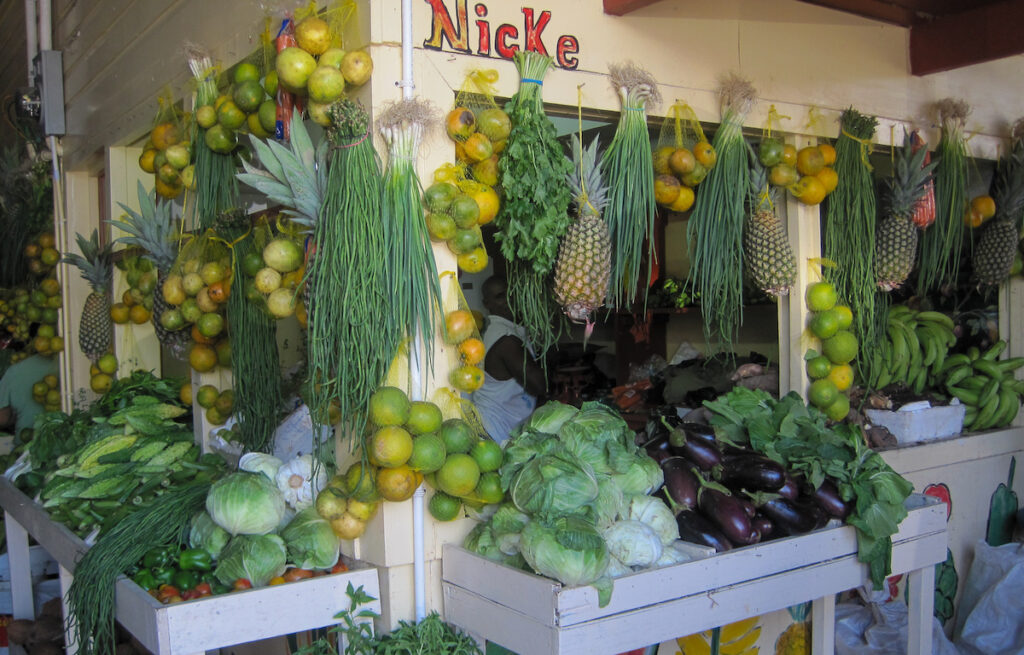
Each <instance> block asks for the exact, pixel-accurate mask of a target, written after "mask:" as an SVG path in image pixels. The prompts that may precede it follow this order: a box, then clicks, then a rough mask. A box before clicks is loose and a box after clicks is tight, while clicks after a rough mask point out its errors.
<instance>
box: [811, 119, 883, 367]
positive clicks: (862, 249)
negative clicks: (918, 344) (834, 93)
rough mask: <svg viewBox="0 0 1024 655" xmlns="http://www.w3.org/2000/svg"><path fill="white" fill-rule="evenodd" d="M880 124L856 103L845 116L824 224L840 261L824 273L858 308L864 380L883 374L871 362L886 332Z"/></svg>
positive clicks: (831, 252)
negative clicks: (880, 275) (876, 144)
mask: <svg viewBox="0 0 1024 655" xmlns="http://www.w3.org/2000/svg"><path fill="white" fill-rule="evenodd" d="M877 125H878V121H877V119H875V118H874V117H871V116H865V115H863V114H861V113H860V112H858V111H857V110H856V109H853V108H852V107H851V108H850V109H847V110H845V111H844V112H843V113H842V115H841V116H840V118H839V126H840V129H839V138H838V139H836V146H835V149H836V163H835V169H836V174H837V175H838V177H839V182H838V185H837V186H836V190H835V191H834V192H833V195H832V198H831V199H830V200H829V203H828V205H827V206H826V212H825V224H824V227H823V231H824V234H823V242H824V253H823V254H824V255H825V257H826V258H827V259H829V260H831V261H833V262H835V264H836V265H835V267H830V268H826V269H825V270H824V271H823V272H824V274H825V278H826V279H827V280H828V281H829V282H831V283H832V285H833V286H834V287H835V290H836V294H837V295H838V297H839V298H840V299H841V300H842V301H844V302H845V303H846V304H847V305H848V306H849V307H850V310H851V312H852V313H853V328H852V330H851V331H852V332H853V334H854V336H855V337H857V341H858V343H859V344H860V348H861V350H862V353H861V354H862V357H861V359H860V360H859V361H858V373H859V375H860V378H861V379H862V380H866V379H870V378H871V377H872V375H877V374H875V373H874V372H873V371H870V370H869V369H868V368H867V367H870V366H871V365H872V363H873V361H874V360H875V350H876V349H877V348H878V347H879V345H878V344H879V339H878V335H880V334H881V333H884V326H883V324H882V322H881V320H882V319H881V317H880V316H879V315H878V313H879V312H882V313H884V311H885V299H884V296H882V295H881V294H879V293H878V291H877V287H876V278H875V267H874V253H875V224H876V221H877V216H876V200H875V183H874V180H873V179H872V176H871V170H872V169H871V164H870V162H869V161H868V157H869V155H870V153H871V138H872V137H873V136H874V134H875V127H876V126H877Z"/></svg>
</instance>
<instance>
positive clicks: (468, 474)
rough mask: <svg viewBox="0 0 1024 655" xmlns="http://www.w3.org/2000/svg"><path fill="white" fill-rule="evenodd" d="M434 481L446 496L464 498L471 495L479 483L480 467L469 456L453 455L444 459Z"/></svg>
mask: <svg viewBox="0 0 1024 655" xmlns="http://www.w3.org/2000/svg"><path fill="white" fill-rule="evenodd" d="M435 479H436V480H437V485H438V486H439V487H440V488H441V491H443V492H445V493H446V494H449V495H452V496H465V495H467V494H469V493H471V492H472V491H473V490H474V489H475V488H476V485H477V483H478V482H479V481H480V467H479V466H477V463H476V461H475V460H474V459H473V458H472V457H470V456H469V455H466V454H465V453H454V454H451V455H448V458H447V459H445V461H444V464H443V465H442V466H441V468H440V469H438V471H437V474H436V478H435Z"/></svg>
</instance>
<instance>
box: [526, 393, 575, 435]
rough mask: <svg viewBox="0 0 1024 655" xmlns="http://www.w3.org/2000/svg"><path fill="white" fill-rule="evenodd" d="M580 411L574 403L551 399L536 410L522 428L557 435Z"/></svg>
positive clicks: (527, 430)
mask: <svg viewBox="0 0 1024 655" xmlns="http://www.w3.org/2000/svg"><path fill="white" fill-rule="evenodd" d="M578 413H579V410H578V409H576V408H575V407H573V406H572V405H565V404H563V403H560V402H558V401H557V400H551V401H548V402H547V403H544V405H542V406H541V407H538V408H537V409H536V410H534V412H533V414H531V415H530V418H528V419H526V422H525V423H523V426H522V430H523V432H542V433H544V434H551V435H555V434H558V431H559V430H560V429H561V428H562V426H563V425H565V423H566V422H568V421H570V420H573V419H574V417H575V416H576V415H577V414H578Z"/></svg>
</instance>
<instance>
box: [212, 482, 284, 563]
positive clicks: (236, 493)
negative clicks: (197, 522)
mask: <svg viewBox="0 0 1024 655" xmlns="http://www.w3.org/2000/svg"><path fill="white" fill-rule="evenodd" d="M206 511H207V512H209V513H210V518H212V519H213V521H214V523H216V524H217V525H219V526H220V527H222V528H224V529H225V530H227V531H228V532H229V533H230V534H232V535H237V534H266V533H268V532H270V531H271V530H273V529H274V528H276V527H277V526H278V524H279V523H281V519H282V518H284V513H285V502H284V496H283V495H282V494H281V491H280V490H279V489H278V488H277V486H275V485H274V483H273V482H271V481H270V480H268V479H267V477H266V476H265V475H263V474H262V473H246V472H244V471H239V472H238V473H232V474H231V475H229V476H227V477H225V478H221V479H220V480H218V481H217V482H215V483H214V484H213V486H212V487H211V488H210V494H209V495H208V496H207V497H206ZM253 582H254V583H255V581H253Z"/></svg>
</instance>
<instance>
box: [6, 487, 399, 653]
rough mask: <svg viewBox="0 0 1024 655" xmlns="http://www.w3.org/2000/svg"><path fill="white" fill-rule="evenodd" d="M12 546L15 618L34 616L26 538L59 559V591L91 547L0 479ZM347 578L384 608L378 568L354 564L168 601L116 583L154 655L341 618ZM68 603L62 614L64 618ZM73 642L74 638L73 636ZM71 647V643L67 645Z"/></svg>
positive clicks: (128, 624) (135, 631)
mask: <svg viewBox="0 0 1024 655" xmlns="http://www.w3.org/2000/svg"><path fill="white" fill-rule="evenodd" d="M0 506H2V507H3V510H4V524H5V526H6V531H7V551H8V553H9V557H10V564H11V594H12V596H13V605H14V618H16V619H31V618H34V607H33V602H32V580H31V573H30V570H29V566H28V562H29V559H28V557H29V550H28V537H29V535H31V536H32V537H33V538H35V540H36V541H37V542H39V544H40V545H41V546H42V547H43V548H44V549H45V550H46V551H47V552H48V553H50V555H51V556H52V557H53V558H54V559H55V560H57V563H58V565H59V570H60V580H61V596H62V597H64V594H65V593H66V591H67V587H68V586H69V585H70V584H71V581H72V579H73V578H72V576H73V573H74V569H75V564H76V563H77V561H78V559H79V558H80V557H81V556H82V555H83V554H84V553H85V552H86V550H88V546H87V545H86V544H85V543H84V542H83V541H82V540H81V539H79V538H78V537H77V536H76V535H75V534H73V533H72V532H71V531H69V530H68V529H67V528H66V527H64V526H63V525H61V524H59V523H56V522H54V521H51V520H50V519H49V518H48V516H47V514H46V512H45V511H44V510H43V509H42V507H41V506H40V505H39V504H37V503H35V502H33V501H32V500H30V499H29V498H28V497H27V496H25V495H24V494H23V493H21V492H20V491H18V490H17V489H16V488H15V487H14V486H13V485H12V484H11V483H10V482H9V481H8V480H7V479H6V478H3V477H0ZM349 583H352V586H353V587H356V588H358V587H359V586H362V587H363V590H364V591H365V592H366V593H368V594H369V595H370V596H373V597H374V598H375V599H378V600H375V601H373V602H372V603H370V604H367V605H366V606H364V608H365V609H370V610H373V611H374V612H377V613H379V612H380V610H381V608H380V600H379V599H380V586H379V582H378V577H377V569H376V568H373V567H370V566H369V565H367V564H364V563H362V562H355V563H353V565H352V566H351V568H350V570H349V571H348V572H346V573H337V574H333V575H324V576H320V577H316V578H309V579H307V580H302V581H298V582H290V583H287V584H283V585H276V586H273V587H261V588H259V589H249V590H246V591H238V592H232V593H229V594H223V595H218V596H208V597H206V598H200V599H196V600H190V601H185V602H181V603H174V604H171V605H163V604H161V603H159V602H158V601H157V600H156V599H155V598H153V597H152V596H150V595H149V594H148V593H147V592H146V591H144V590H143V589H142V588H141V587H139V586H138V585H136V584H135V583H134V582H132V581H131V580H129V579H128V578H125V577H121V578H120V579H119V580H118V582H117V589H116V605H117V620H118V622H119V623H120V624H121V625H122V626H123V627H124V628H125V629H126V630H128V632H130V633H132V635H134V636H135V638H136V639H138V640H139V641H140V642H141V643H142V645H143V646H145V647H146V648H147V649H149V650H150V651H151V652H153V653H155V654H156V655H186V654H188V653H202V652H204V651H208V650H214V649H217V648H222V647H224V646H230V645H234V644H240V643H245V642H250V641H258V640H260V639H267V638H270V637H276V636H279V635H285V634H291V633H294V632H302V631H304V630H311V629H313V628H320V627H324V626H329V625H333V624H335V623H337V619H335V618H334V616H335V614H337V613H338V612H339V611H341V610H343V609H347V608H348V606H349V599H348V596H346V594H345V590H346V588H347V586H348V584H349ZM66 610H67V608H66V607H65V616H66ZM68 643H70V640H69V641H68ZM69 652H73V646H72V648H70V649H69Z"/></svg>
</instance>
